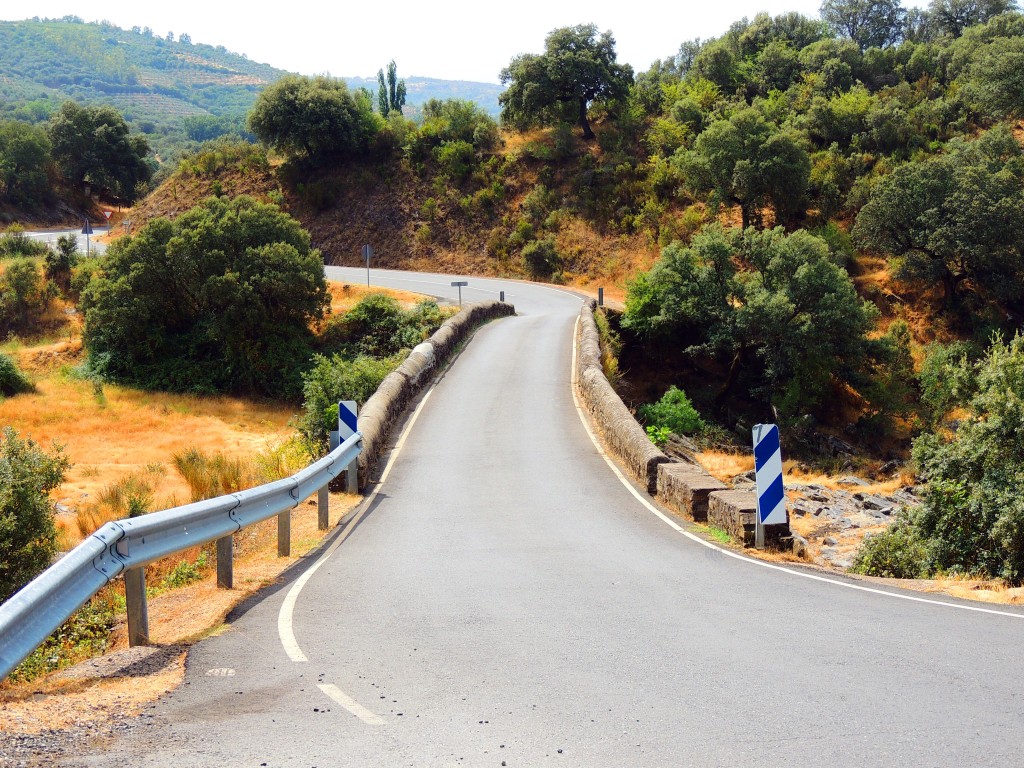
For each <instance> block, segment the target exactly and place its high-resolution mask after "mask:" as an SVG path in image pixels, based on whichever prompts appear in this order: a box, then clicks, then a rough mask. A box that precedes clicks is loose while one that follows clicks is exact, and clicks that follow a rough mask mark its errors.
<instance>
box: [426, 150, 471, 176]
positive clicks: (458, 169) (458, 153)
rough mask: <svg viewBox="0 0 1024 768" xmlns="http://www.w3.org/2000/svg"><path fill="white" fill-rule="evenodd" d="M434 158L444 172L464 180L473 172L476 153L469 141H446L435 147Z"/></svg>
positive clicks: (446, 174)
mask: <svg viewBox="0 0 1024 768" xmlns="http://www.w3.org/2000/svg"><path fill="white" fill-rule="evenodd" d="M434 159H435V160H437V165H438V167H439V168H440V169H441V173H442V174H444V175H445V176H447V177H448V178H450V179H454V180H455V181H462V180H463V179H465V178H466V177H467V176H469V174H470V173H471V172H472V170H473V165H474V164H475V163H476V153H475V151H474V150H473V145H472V144H470V143H469V142H468V141H446V142H444V143H443V144H442V145H441V146H439V147H436V148H435V149H434Z"/></svg>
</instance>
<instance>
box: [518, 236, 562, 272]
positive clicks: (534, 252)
mask: <svg viewBox="0 0 1024 768" xmlns="http://www.w3.org/2000/svg"><path fill="white" fill-rule="evenodd" d="M523 261H525V262H526V268H527V269H528V270H529V271H530V274H531V275H532V276H533V277H538V278H539V277H550V276H551V275H552V274H554V273H555V272H556V271H558V270H559V269H561V266H562V257H561V256H560V255H559V253H558V249H557V248H556V247H555V238H553V237H545V238H543V239H542V240H532V241H531V242H529V243H527V244H526V245H525V246H524V247H523Z"/></svg>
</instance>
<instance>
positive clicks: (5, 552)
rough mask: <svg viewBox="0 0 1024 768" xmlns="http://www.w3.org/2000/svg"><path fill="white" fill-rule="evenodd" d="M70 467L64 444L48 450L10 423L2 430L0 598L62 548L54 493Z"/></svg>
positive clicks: (22, 584)
mask: <svg viewBox="0 0 1024 768" xmlns="http://www.w3.org/2000/svg"><path fill="white" fill-rule="evenodd" d="M69 466H70V464H69V462H68V460H67V458H66V457H65V456H64V455H63V453H62V452H61V449H60V448H59V447H57V448H55V449H54V451H53V453H51V454H47V453H45V452H44V451H43V450H42V449H41V448H40V447H39V446H38V445H37V444H36V443H34V442H33V441H32V440H31V439H28V438H26V439H22V438H20V437H18V435H17V433H16V432H15V431H14V430H13V429H11V428H10V427H4V428H3V431H2V432H0V602H2V601H4V600H7V599H8V598H9V597H10V596H11V595H13V594H14V593H15V592H17V591H18V590H19V589H21V588H22V587H23V586H24V585H25V584H26V583H27V582H28V581H30V580H31V579H33V578H35V577H36V576H37V575H38V574H39V573H41V572H42V571H43V570H44V569H45V568H46V567H47V566H49V564H50V562H51V560H52V559H53V556H54V555H55V554H56V552H57V527H56V525H55V524H54V519H53V507H52V506H51V505H50V498H49V494H50V491H52V490H53V489H54V488H56V487H57V486H58V485H60V484H61V483H62V482H63V481H64V473H65V472H66V471H67V469H68V467H69Z"/></svg>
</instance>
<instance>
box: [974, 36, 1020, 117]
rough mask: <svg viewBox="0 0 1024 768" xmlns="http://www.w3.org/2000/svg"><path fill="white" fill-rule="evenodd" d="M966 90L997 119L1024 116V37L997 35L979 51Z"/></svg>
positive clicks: (984, 109) (980, 107)
mask: <svg viewBox="0 0 1024 768" xmlns="http://www.w3.org/2000/svg"><path fill="white" fill-rule="evenodd" d="M965 90H966V92H967V94H968V96H969V97H970V98H971V99H972V100H973V101H974V102H975V103H976V105H977V107H978V108H979V110H980V111H982V112H985V113H987V114H988V115H989V116H990V117H992V118H994V119H996V120H1002V119H1005V118H1007V117H1015V118H1019V117H1022V116H1024V38H1020V37H997V38H996V39H994V40H993V41H992V42H991V43H989V44H988V45H986V46H984V47H982V48H981V50H980V51H978V53H977V55H976V58H975V59H974V62H973V64H972V65H971V68H970V70H969V73H968V78H967V83H966V89H965Z"/></svg>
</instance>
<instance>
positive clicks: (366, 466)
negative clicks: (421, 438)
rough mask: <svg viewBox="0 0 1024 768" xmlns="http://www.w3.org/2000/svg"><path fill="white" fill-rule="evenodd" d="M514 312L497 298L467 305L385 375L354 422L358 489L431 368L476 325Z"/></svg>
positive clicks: (429, 376) (430, 375) (443, 360)
mask: <svg viewBox="0 0 1024 768" xmlns="http://www.w3.org/2000/svg"><path fill="white" fill-rule="evenodd" d="M515 313H516V308H515V307H514V306H512V305H511V304H505V303H503V302H498V301H489V302H482V303H479V304H470V305H467V306H466V307H464V308H463V309H462V311H461V312H459V313H458V314H457V315H455V316H454V317H450V318H448V319H447V320H446V321H445V322H444V324H442V325H441V327H440V328H439V329H438V330H437V332H436V333H434V335H433V336H431V337H430V338H429V339H428V340H427V341H425V342H423V343H422V344H420V345H419V346H417V347H416V348H415V349H414V350H413V351H412V352H411V353H410V354H409V356H408V357H407V358H406V359H405V361H404V362H403V363H402V364H401V365H400V366H398V368H396V369H395V370H394V371H392V372H391V373H389V374H388V375H387V377H386V378H385V379H384V381H382V382H381V384H380V386H379V387H378V388H377V391H376V392H374V394H373V395H372V396H371V397H370V399H369V400H367V401H366V403H365V404H364V405H363V407H362V410H361V411H360V413H359V419H358V426H359V431H360V432H362V433H363V450H362V452H361V453H360V454H359V489H360V490H362V489H364V488H365V487H366V486H367V485H368V484H369V482H370V473H371V470H372V468H373V467H374V466H375V465H376V463H377V460H378V459H379V458H380V456H381V454H382V453H383V451H384V448H385V446H386V445H387V440H388V435H389V434H390V432H391V428H392V427H393V426H394V423H395V421H396V420H397V419H398V417H399V416H400V415H401V414H402V412H403V411H404V410H405V407H406V406H407V405H408V404H409V401H410V400H412V398H413V397H415V396H416V394H418V393H419V391H420V390H421V389H423V387H424V386H425V385H426V384H427V382H429V381H431V380H432V379H433V374H434V371H435V370H436V369H437V368H438V367H440V366H442V365H444V364H445V363H446V362H448V360H449V359H450V358H451V356H452V353H453V352H454V351H455V350H456V349H457V348H458V346H459V344H460V343H461V342H462V341H463V340H464V339H465V338H466V337H467V336H468V335H469V334H470V333H471V332H472V331H473V330H474V329H475V328H477V326H479V325H481V324H483V323H485V322H487V321H488V320H493V319H495V318H498V317H506V316H508V315H514V314H515Z"/></svg>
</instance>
